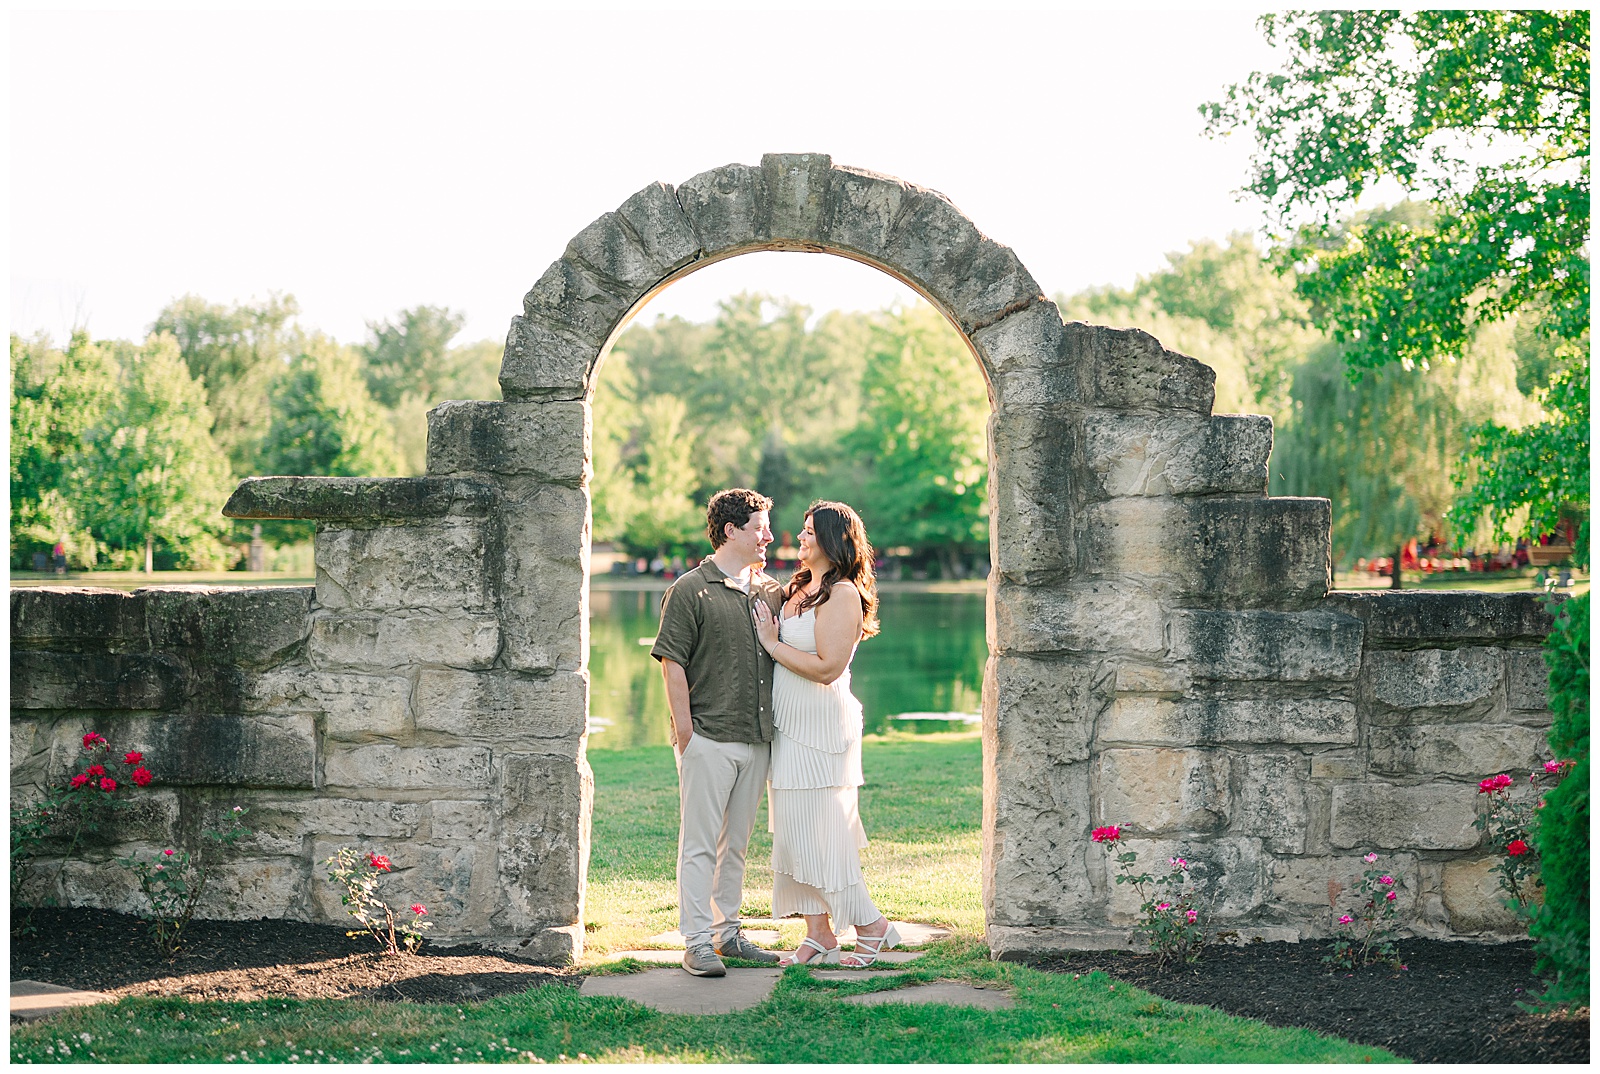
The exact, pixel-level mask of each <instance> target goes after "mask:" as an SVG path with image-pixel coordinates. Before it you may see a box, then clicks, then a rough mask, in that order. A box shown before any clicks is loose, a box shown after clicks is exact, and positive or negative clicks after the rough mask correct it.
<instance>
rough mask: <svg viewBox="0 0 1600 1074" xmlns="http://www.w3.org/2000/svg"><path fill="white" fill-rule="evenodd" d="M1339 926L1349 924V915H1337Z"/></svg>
mask: <svg viewBox="0 0 1600 1074" xmlns="http://www.w3.org/2000/svg"><path fill="white" fill-rule="evenodd" d="M1339 924H1341V925H1348V924H1350V915H1349V914H1340V915H1339Z"/></svg>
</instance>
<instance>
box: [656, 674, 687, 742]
mask: <svg viewBox="0 0 1600 1074" xmlns="http://www.w3.org/2000/svg"><path fill="white" fill-rule="evenodd" d="M661 677H662V679H664V680H665V681H666V685H667V710H668V711H669V712H671V713H672V744H673V745H674V746H675V747H677V749H678V750H679V752H682V750H683V747H684V746H686V745H688V743H689V738H690V736H691V735H693V734H694V721H693V720H692V719H691V718H690V715H689V677H688V676H687V675H685V674H684V673H683V665H681V664H679V663H677V662H676V661H673V660H662V661H661Z"/></svg>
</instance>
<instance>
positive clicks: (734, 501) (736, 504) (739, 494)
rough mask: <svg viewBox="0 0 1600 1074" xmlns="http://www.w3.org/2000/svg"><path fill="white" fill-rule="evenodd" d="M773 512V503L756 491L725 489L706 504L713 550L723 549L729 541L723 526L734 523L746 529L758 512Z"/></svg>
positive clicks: (708, 532)
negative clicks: (751, 518) (752, 516)
mask: <svg viewBox="0 0 1600 1074" xmlns="http://www.w3.org/2000/svg"><path fill="white" fill-rule="evenodd" d="M770 510H772V501H771V500H770V499H768V498H767V497H765V496H763V495H761V493H759V492H757V491H755V490H754V489H723V490H722V491H721V492H719V493H717V494H716V495H715V496H713V497H711V501H710V502H709V503H707V504H706V536H707V537H710V538H711V547H712V548H721V547H722V546H723V544H724V543H726V542H727V540H728V535H727V533H726V532H724V530H723V528H722V527H723V526H725V525H727V524H728V523H729V522H732V523H733V524H734V526H736V527H737V528H739V529H744V527H745V524H746V523H748V522H749V521H750V516H751V515H753V514H755V513H756V512H757V511H770Z"/></svg>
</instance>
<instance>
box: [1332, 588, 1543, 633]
mask: <svg viewBox="0 0 1600 1074" xmlns="http://www.w3.org/2000/svg"><path fill="white" fill-rule="evenodd" d="M1328 604H1329V607H1332V608H1336V609H1337V610H1339V611H1343V612H1347V613H1348V614H1350V615H1353V616H1355V617H1356V618H1358V619H1361V620H1362V621H1363V622H1365V623H1366V624H1367V644H1368V645H1374V644H1382V643H1389V644H1394V645H1407V644H1417V643H1423V644H1430V645H1438V644H1440V643H1441V642H1456V643H1462V642H1473V641H1477V642H1486V641H1489V642H1508V641H1533V642H1542V641H1543V640H1544V638H1545V636H1546V635H1548V634H1549V633H1550V630H1551V627H1552V625H1553V621H1552V620H1551V618H1550V615H1549V613H1548V612H1546V611H1545V610H1544V606H1543V604H1542V603H1541V598H1540V596H1539V594H1536V593H1471V592H1448V591H1447V592H1442V593H1424V592H1412V593H1406V592H1400V593H1336V594H1331V595H1330V596H1329V597H1328Z"/></svg>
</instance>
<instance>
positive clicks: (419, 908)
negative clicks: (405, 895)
mask: <svg viewBox="0 0 1600 1074" xmlns="http://www.w3.org/2000/svg"><path fill="white" fill-rule="evenodd" d="M411 912H412V913H413V914H416V915H417V916H418V917H425V916H426V915H427V913H428V908H427V907H426V906H424V905H422V904H421V903H420V902H419V903H417V904H415V905H414V906H412V907H411Z"/></svg>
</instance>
